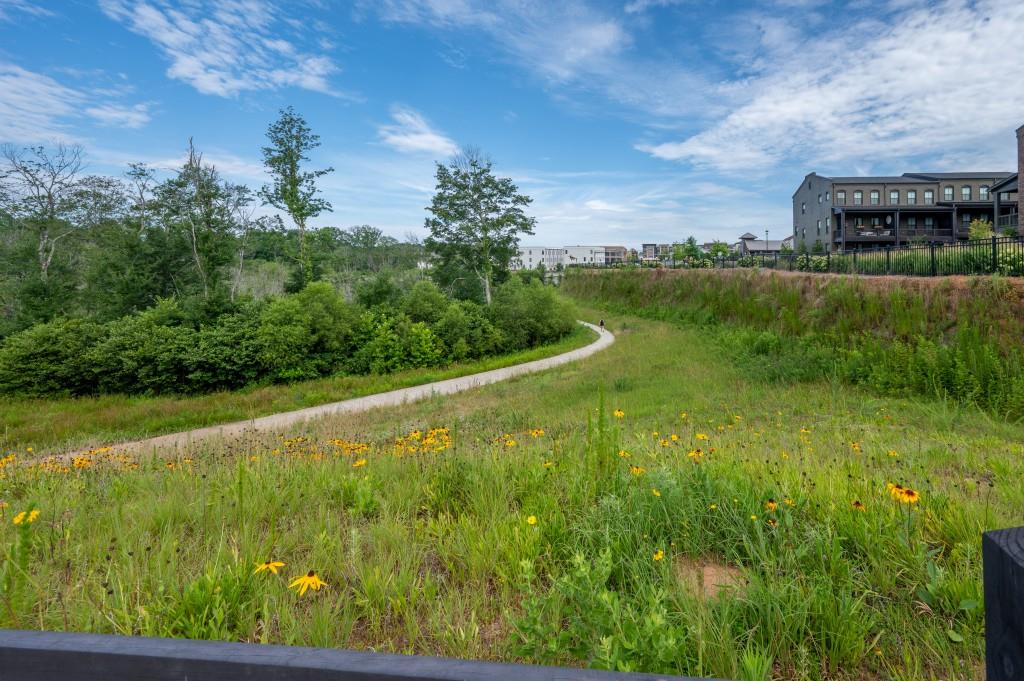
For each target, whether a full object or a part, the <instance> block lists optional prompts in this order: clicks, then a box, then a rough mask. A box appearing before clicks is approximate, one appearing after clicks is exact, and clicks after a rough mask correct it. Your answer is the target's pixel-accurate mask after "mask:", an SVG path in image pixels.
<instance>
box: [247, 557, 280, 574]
mask: <svg viewBox="0 0 1024 681" xmlns="http://www.w3.org/2000/svg"><path fill="white" fill-rule="evenodd" d="M284 566H285V564H284V563H282V562H281V561H279V560H268V561H264V562H262V563H256V569H255V570H253V571H252V573H253V574H254V575H258V574H259V573H261V572H270V573H272V574H275V575H276V574H277V569H278V568H282V567H284Z"/></svg>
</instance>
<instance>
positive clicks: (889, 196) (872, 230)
mask: <svg viewBox="0 0 1024 681" xmlns="http://www.w3.org/2000/svg"><path fill="white" fill-rule="evenodd" d="M1010 175H1011V173H1008V172H961V173H904V174H903V175H898V176H878V177H824V176H822V175H818V174H817V173H811V174H810V175H808V176H807V177H805V178H804V180H803V182H801V184H800V188H799V189H797V190H796V192H795V193H794V194H793V237H794V239H795V241H796V244H797V245H798V247H799V245H800V244H803V245H804V246H806V247H807V248H808V249H813V248H814V246H815V244H818V243H820V244H821V247H822V248H823V249H825V250H850V249H853V248H863V247H873V246H895V245H897V244H905V243H908V242H910V241H913V240H923V241H929V242H951V241H955V240H957V239H966V238H967V233H968V227H969V225H970V223H971V221H972V220H974V219H982V220H988V221H990V222H991V221H993V218H994V216H995V215H996V213H995V206H994V202H995V198H994V196H993V193H992V189H993V187H998V186H1000V184H1001V183H1003V182H1005V181H1006V180H1007V178H1008V177H1009V176H1010ZM1007 203H1008V201H1007ZM1015 203H1016V202H1014V205H1015ZM1006 209H1007V207H1005V206H1004V207H1003V208H1001V210H1006Z"/></svg>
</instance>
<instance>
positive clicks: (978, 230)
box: [967, 218, 995, 239]
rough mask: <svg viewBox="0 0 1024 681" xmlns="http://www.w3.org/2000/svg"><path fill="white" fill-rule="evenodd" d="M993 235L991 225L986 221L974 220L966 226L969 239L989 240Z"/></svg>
mask: <svg viewBox="0 0 1024 681" xmlns="http://www.w3.org/2000/svg"><path fill="white" fill-rule="evenodd" d="M994 234H995V232H994V231H993V230H992V223H991V222H989V221H988V220H980V219H978V218H974V219H973V220H971V224H970V225H968V226H967V235H968V238H971V239H990V238H992V236H993V235H994Z"/></svg>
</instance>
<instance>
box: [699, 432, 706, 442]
mask: <svg viewBox="0 0 1024 681" xmlns="http://www.w3.org/2000/svg"><path fill="white" fill-rule="evenodd" d="M697 439H698V440H707V439H708V436H707V433H697Z"/></svg>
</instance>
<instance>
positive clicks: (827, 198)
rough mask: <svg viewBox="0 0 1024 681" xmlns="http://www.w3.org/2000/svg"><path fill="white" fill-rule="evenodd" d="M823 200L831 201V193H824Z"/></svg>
mask: <svg viewBox="0 0 1024 681" xmlns="http://www.w3.org/2000/svg"><path fill="white" fill-rule="evenodd" d="M825 200H826V201H831V200H832V192H825Z"/></svg>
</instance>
